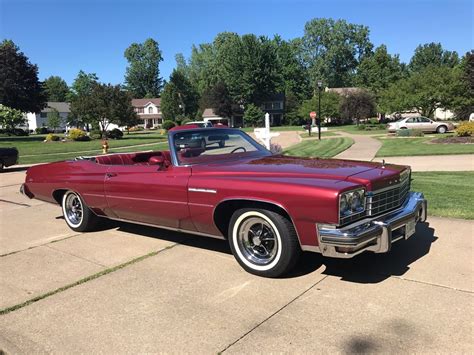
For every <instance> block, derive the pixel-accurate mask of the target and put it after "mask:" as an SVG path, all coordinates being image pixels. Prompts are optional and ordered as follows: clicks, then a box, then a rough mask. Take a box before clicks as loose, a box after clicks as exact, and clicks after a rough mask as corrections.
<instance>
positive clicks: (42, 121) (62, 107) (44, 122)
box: [25, 102, 71, 131]
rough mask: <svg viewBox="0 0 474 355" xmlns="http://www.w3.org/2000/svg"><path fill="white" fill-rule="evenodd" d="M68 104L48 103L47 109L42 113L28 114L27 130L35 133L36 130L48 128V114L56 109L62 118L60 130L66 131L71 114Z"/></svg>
mask: <svg viewBox="0 0 474 355" xmlns="http://www.w3.org/2000/svg"><path fill="white" fill-rule="evenodd" d="M69 106H70V105H69V103H68V102H47V103H46V107H45V108H44V109H42V110H41V112H40V113H33V112H29V113H27V114H26V118H27V120H28V122H27V124H26V127H25V128H26V129H28V130H30V131H34V130H35V129H36V128H40V127H48V113H49V112H51V111H53V110H54V109H56V110H57V111H58V112H59V117H61V124H60V126H59V127H58V128H59V129H66V127H67V119H68V116H69V115H70V113H71V110H70V107H69Z"/></svg>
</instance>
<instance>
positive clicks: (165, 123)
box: [161, 120, 176, 131]
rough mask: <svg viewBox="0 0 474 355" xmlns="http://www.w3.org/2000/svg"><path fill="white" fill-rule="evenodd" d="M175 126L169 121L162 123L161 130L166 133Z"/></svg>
mask: <svg viewBox="0 0 474 355" xmlns="http://www.w3.org/2000/svg"><path fill="white" fill-rule="evenodd" d="M175 126H176V125H175V123H174V122H173V121H169V120H168V121H165V122H163V124H162V126H161V127H163V129H166V130H167V131H168V130H170V129H171V128H173V127H175Z"/></svg>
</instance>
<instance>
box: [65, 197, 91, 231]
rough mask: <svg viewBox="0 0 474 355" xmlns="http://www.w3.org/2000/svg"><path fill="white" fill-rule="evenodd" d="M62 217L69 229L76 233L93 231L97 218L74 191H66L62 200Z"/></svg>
mask: <svg viewBox="0 0 474 355" xmlns="http://www.w3.org/2000/svg"><path fill="white" fill-rule="evenodd" d="M61 206H62V210H63V216H64V219H65V220H66V223H67V225H68V226H69V228H71V229H72V230H74V231H76V232H87V231H91V230H94V229H95V227H96V226H97V222H98V219H99V217H97V216H96V215H95V214H94V212H92V211H91V210H90V209H89V207H87V205H86V204H85V203H84V201H83V200H82V198H81V196H79V194H78V193H76V192H74V191H67V192H66V193H65V194H64V195H63V199H62V203H61Z"/></svg>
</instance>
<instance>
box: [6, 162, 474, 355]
mask: <svg viewBox="0 0 474 355" xmlns="http://www.w3.org/2000/svg"><path fill="white" fill-rule="evenodd" d="M23 178H24V171H17V172H8V173H3V174H0V255H1V257H0V352H1V350H3V351H5V352H6V353H38V352H55V353H71V352H73V353H90V352H105V353H127V352H130V353H131V352H134V353H136V352H142V353H143V352H168V353H176V352H181V353H182V352H185V353H217V352H223V351H224V352H230V353H243V352H244V353H254V352H259V353H266V352H286V353H290V352H291V353H315V352H347V353H354V352H450V353H453V352H465V353H472V352H473V351H474V345H473V337H472V334H473V319H474V317H473V316H474V314H473V313H474V307H473V306H474V284H473V268H474V264H473V260H474V258H473V234H474V233H473V232H474V230H473V229H474V223H473V222H472V221H463V220H450V219H443V218H434V217H430V218H429V223H425V224H423V225H419V227H418V229H417V233H416V235H415V236H414V237H412V238H411V239H409V240H408V241H405V242H401V243H398V244H395V245H394V247H393V249H392V252H391V253H390V254H385V255H375V254H367V255H363V256H360V257H357V258H355V259H352V260H331V259H326V258H323V257H321V256H319V255H317V254H310V253H308V254H304V255H303V258H302V260H301V262H300V263H299V265H298V266H297V268H296V270H295V271H294V273H293V274H291V275H289V276H288V277H286V278H283V279H264V278H259V277H256V276H252V275H250V274H248V273H246V272H244V271H243V270H242V269H241V268H240V267H239V266H238V264H237V263H236V262H235V261H234V259H233V257H232V255H231V254H230V251H229V248H228V246H227V244H226V242H224V241H219V240H213V239H206V238H203V237H197V236H192V235H186V234H180V233H173V232H168V231H163V230H160V229H153V228H145V227H139V226H134V225H130V224H117V225H110V226H107V227H106V228H105V227H104V229H103V230H102V231H99V232H95V233H88V234H80V233H75V232H73V231H71V230H70V229H68V228H67V227H66V224H65V222H64V220H63V219H62V217H61V211H60V208H59V207H58V206H53V205H49V204H45V203H41V202H38V201H35V200H28V199H25V198H24V197H23V196H21V195H20V194H19V193H18V188H19V184H20V182H21V181H22V179H23Z"/></svg>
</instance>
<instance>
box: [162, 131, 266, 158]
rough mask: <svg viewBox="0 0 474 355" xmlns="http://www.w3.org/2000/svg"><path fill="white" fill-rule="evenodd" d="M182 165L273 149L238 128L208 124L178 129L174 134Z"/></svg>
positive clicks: (261, 154) (238, 156) (260, 154)
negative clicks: (194, 127) (200, 127)
mask: <svg viewBox="0 0 474 355" xmlns="http://www.w3.org/2000/svg"><path fill="white" fill-rule="evenodd" d="M171 140H172V147H173V148H174V149H173V150H174V152H173V154H175V156H176V160H177V162H178V164H179V165H193V164H205V163H212V162H215V161H223V160H224V161H225V160H232V159H235V158H240V157H258V156H268V155H271V153H270V152H269V151H268V150H267V149H265V148H264V147H263V146H262V145H260V144H258V143H257V142H255V141H254V140H253V139H252V138H250V137H249V136H248V135H247V134H245V133H244V132H242V131H240V130H238V129H225V128H214V129H212V128H204V129H189V130H183V131H178V132H176V133H173V134H172V136H171Z"/></svg>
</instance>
